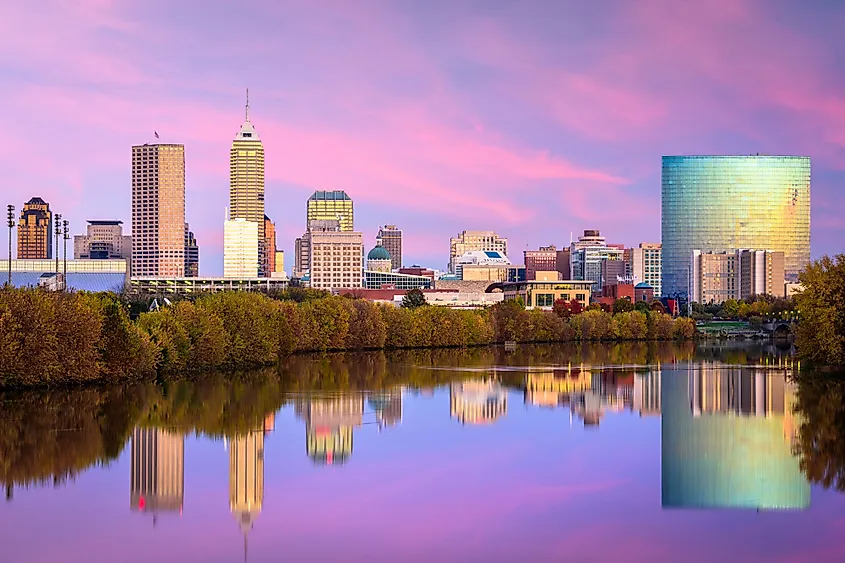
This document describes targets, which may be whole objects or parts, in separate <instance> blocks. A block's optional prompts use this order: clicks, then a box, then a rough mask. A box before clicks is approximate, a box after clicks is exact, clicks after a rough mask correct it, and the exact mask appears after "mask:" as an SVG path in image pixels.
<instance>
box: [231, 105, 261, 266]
mask: <svg viewBox="0 0 845 563" xmlns="http://www.w3.org/2000/svg"><path fill="white" fill-rule="evenodd" d="M229 218H230V219H244V220H245V221H250V222H252V223H255V224H256V226H257V227H258V230H257V234H256V237H257V238H256V244H257V245H258V253H259V263H260V265H261V271H260V272H259V275H261V276H267V275H269V272H267V271H265V268H266V266H267V259H266V256H267V249H266V248H265V241H264V218H265V215H264V145H263V144H262V143H261V139H259V137H258V133H257V132H256V131H255V127H254V126H253V125H252V123H251V122H250V120H249V90H247V98H246V115H245V117H244V122H243V124H242V125H241V129H240V131H238V134H237V135H235V139H234V140H233V141H232V148H231V149H229ZM253 277H254V276H253Z"/></svg>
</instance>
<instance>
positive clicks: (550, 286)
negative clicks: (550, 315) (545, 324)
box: [502, 280, 593, 309]
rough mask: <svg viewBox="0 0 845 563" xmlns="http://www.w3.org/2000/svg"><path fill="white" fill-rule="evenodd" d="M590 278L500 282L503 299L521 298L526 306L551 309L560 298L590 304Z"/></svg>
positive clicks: (582, 304)
mask: <svg viewBox="0 0 845 563" xmlns="http://www.w3.org/2000/svg"><path fill="white" fill-rule="evenodd" d="M592 285H593V282H592V281H590V280H558V281H537V280H534V281H524V282H516V283H504V284H502V292H503V293H504V294H505V299H516V298H521V299H522V301H523V303H525V306H526V308H529V309H530V308H534V307H540V308H543V309H551V308H552V305H554V302H555V301H557V300H559V299H562V300H563V301H566V302H567V303H568V302H570V301H572V300H575V301H578V302H579V303H580V304H581V306H582V307H584V308H586V307H587V306H588V305H589V304H590V291H591V288H592Z"/></svg>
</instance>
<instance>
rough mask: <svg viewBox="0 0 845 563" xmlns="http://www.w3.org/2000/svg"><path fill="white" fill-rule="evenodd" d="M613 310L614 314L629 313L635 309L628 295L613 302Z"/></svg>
mask: <svg viewBox="0 0 845 563" xmlns="http://www.w3.org/2000/svg"><path fill="white" fill-rule="evenodd" d="M612 310H613V314H614V315H616V314H618V313H627V312H629V311H633V310H634V304H633V303H631V300H630V299H628V298H627V297H623V298H621V299H617V300H616V301H614V302H613V308H612Z"/></svg>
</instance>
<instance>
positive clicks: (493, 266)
mask: <svg viewBox="0 0 845 563" xmlns="http://www.w3.org/2000/svg"><path fill="white" fill-rule="evenodd" d="M454 264H455V265H454V268H455V275H457V276H458V279H459V280H469V281H483V280H489V281H507V270H508V266H510V265H511V261H510V259H508V257H507V255H506V254H505V253H504V252H501V251H496V250H472V251H470V252H466V253H464V254H463V255H461V256H458V257H456V258H455V261H454ZM470 270H472V274H470V273H469V271H470Z"/></svg>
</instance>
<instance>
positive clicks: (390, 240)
mask: <svg viewBox="0 0 845 563" xmlns="http://www.w3.org/2000/svg"><path fill="white" fill-rule="evenodd" d="M376 244H379V245H381V246H383V247H384V249H385V250H386V251H387V252H388V253H389V254H390V267H391V269H392V270H398V269H399V268H401V267H402V230H401V229H397V228H396V225H385V226H383V227H379V229H378V235H377V236H376Z"/></svg>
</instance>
